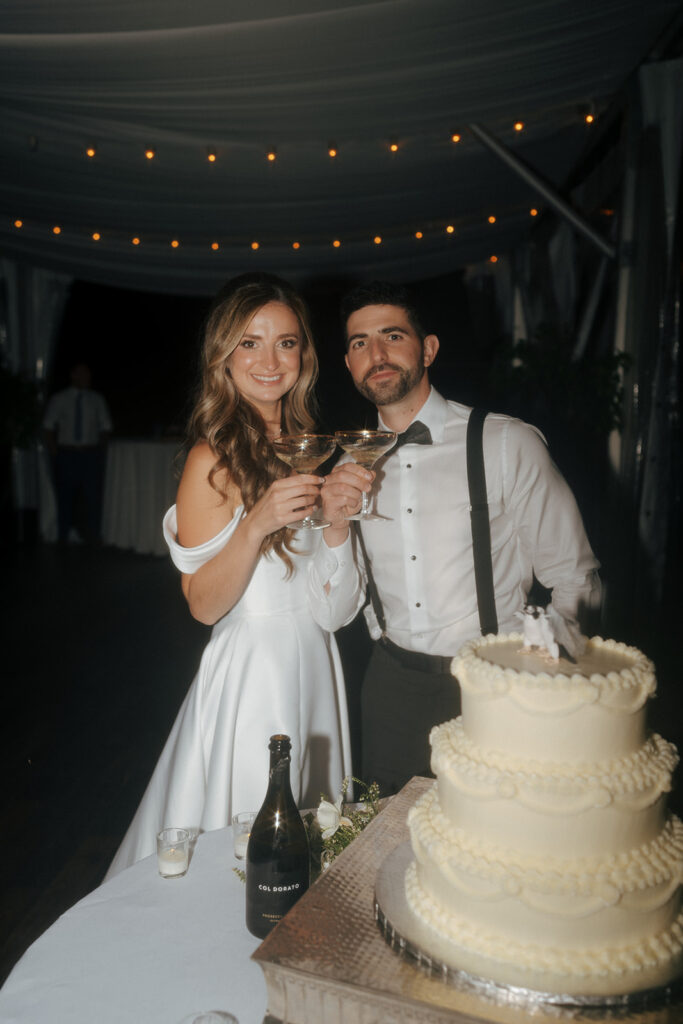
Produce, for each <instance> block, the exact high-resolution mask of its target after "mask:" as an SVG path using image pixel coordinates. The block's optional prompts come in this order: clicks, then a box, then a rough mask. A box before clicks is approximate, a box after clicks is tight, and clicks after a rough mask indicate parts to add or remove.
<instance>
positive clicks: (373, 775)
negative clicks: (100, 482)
mask: <svg viewBox="0 0 683 1024" xmlns="http://www.w3.org/2000/svg"><path fill="white" fill-rule="evenodd" d="M342 320H343V323H344V327H345V332H346V366H347V368H348V370H349V372H350V373H351V376H352V378H353V381H354V384H355V386H356V388H357V389H358V391H360V393H361V394H362V395H364V396H365V397H366V398H368V399H369V400H370V401H371V402H373V404H374V405H375V406H376V407H377V412H378V425H379V428H380V429H385V430H391V431H396V432H397V433H398V435H399V437H398V442H397V445H396V446H395V448H393V449H392V450H390V451H389V453H388V454H387V455H385V456H384V457H383V458H382V459H381V460H380V461H379V462H378V463H377V464H376V465H375V473H374V474H373V473H372V472H370V471H368V470H364V469H362V467H360V466H357V465H355V464H354V463H351V462H346V463H344V464H342V465H337V466H336V467H335V469H334V470H333V471H332V472H331V474H330V475H329V476H328V477H327V479H326V481H325V484H324V486H323V488H322V499H323V506H324V514H325V516H326V518H327V519H329V521H330V522H331V524H332V525H331V526H330V527H329V528H328V529H327V530H326V531H325V535H324V543H323V544H322V545H321V547H320V550H319V552H318V555H317V556H316V560H315V564H314V568H313V572H312V575H311V586H312V588H313V590H314V592H315V593H316V596H317V598H318V605H319V607H320V613H319V616H318V615H316V618H318V617H319V621H320V622H321V625H323V626H324V627H325V628H327V629H332V630H334V629H338V628H339V627H341V626H342V625H345V624H346V623H347V622H349V621H350V620H351V619H352V618H353V617H354V615H355V614H356V613H357V612H358V610H359V609H360V608H361V607H362V606H363V604H364V602H365V597H366V587H367V591H368V596H369V597H370V599H371V600H370V603H369V604H368V606H367V607H366V609H365V615H366V619H367V621H368V626H369V629H370V635H371V637H372V638H373V640H375V641H376V642H375V643H374V645H373V651H372V655H371V658H370V663H369V665H368V668H367V671H366V675H365V678H364V681H363V689H362V731H363V766H362V772H363V777H364V778H365V779H367V780H368V781H377V782H378V783H379V784H380V787H381V789H382V791H383V793H385V794H386V793H391V792H396V791H397V790H398V789H399V788H400V787H401V786H402V785H404V783H405V782H407V781H408V779H410V778H411V777H412V776H413V775H416V774H417V775H429V774H431V772H430V749H429V732H430V729H431V728H432V727H433V726H434V725H436V724H438V723H439V722H442V721H445V720H446V719H449V718H452V717H454V716H455V715H457V714H458V713H459V709H460V694H459V687H458V685H457V682H456V681H455V680H454V678H453V676H452V675H451V673H450V661H451V658H452V657H453V655H454V654H455V653H456V652H457V650H458V649H459V648H460V647H461V645H462V644H463V643H464V642H465V641H466V640H468V639H471V638H473V637H476V636H477V635H479V633H480V631H481V622H480V607H479V603H480V602H478V598H477V586H476V583H475V570H474V554H475V552H474V546H473V539H472V526H471V522H470V497H469V493H468V477H467V458H466V439H467V425H468V419H469V415H470V411H471V410H470V409H469V408H468V407H466V406H464V405H461V404H459V403H457V402H450V401H447V400H446V399H445V398H443V397H442V396H441V395H440V394H439V393H438V392H437V391H435V390H434V388H432V387H431V385H430V382H429V367H430V366H431V365H432V363H433V362H434V360H435V358H436V355H437V353H438V350H439V340H438V338H437V337H436V335H434V334H427V333H426V332H425V331H424V329H423V328H422V325H421V323H420V320H419V317H418V315H417V312H416V310H415V308H414V306H413V305H412V302H411V300H410V297H409V296H408V294H407V293H406V292H405V290H404V289H402V288H400V287H397V286H395V285H392V284H389V283H383V282H373V283H372V284H369V285H366V286H361V287H359V288H356V289H354V291H352V292H351V293H349V294H348V295H347V296H346V297H345V299H344V300H343V302H342ZM483 460H484V466H485V478H486V494H487V500H488V514H489V519H490V536H491V555H490V561H489V564H490V566H491V568H492V576H493V580H492V591H491V594H490V604H491V608H492V614H493V615H494V616H495V620H497V630H496V629H495V627H494V628H493V631H499V632H511V631H513V630H518V629H519V621H520V620H519V618H518V613H520V612H521V611H522V609H523V607H524V604H525V602H526V595H527V593H528V592H529V590H530V588H531V586H532V583H533V579H534V576H535V577H536V578H537V579H538V580H539V582H540V583H541V584H543V586H545V587H547V588H549V589H551V590H552V605H553V608H554V610H555V611H556V612H557V613H558V614H559V615H561V616H562V618H563V620H564V621H565V622H566V624H567V627H568V628H569V630H570V632H571V631H574V632H575V633H578V631H579V627H578V615H579V611H580V610H582V609H586V608H595V607H597V605H598V604H599V599H600V582H599V579H598V576H597V569H598V562H597V560H596V558H595V556H594V554H593V552H592V551H591V548H590V545H589V543H588V539H587V537H586V533H585V530H584V527H583V523H582V520H581V515H580V513H579V510H578V508H577V505H576V502H575V500H574V497H573V495H572V493H571V491H570V489H569V487H568V485H567V483H566V482H565V480H564V479H563V477H562V476H561V474H560V472H559V471H558V469H557V467H556V466H555V464H554V463H553V461H552V459H551V458H550V455H549V453H548V450H547V447H546V444H545V441H544V439H543V437H542V435H541V434H540V433H539V432H538V431H537V430H536V429H535V428H534V427H531V426H528V425H527V424H525V423H522V422H521V421H520V420H517V419H513V418H512V417H509V416H503V415H498V414H490V415H488V416H487V417H486V420H485V423H484V427H483ZM373 480H376V487H375V489H376V493H377V501H378V507H379V508H378V510H379V512H380V513H381V514H382V515H383V516H385V517H386V519H385V520H384V521H382V522H372V523H364V524H362V526H361V528H360V531H359V537H358V544H356V543H354V541H353V539H352V537H351V536H350V531H349V523H348V521H347V520H345V519H344V510H345V509H346V508H348V507H349V506H350V507H353V508H354V509H355V508H357V507H358V506H359V504H360V500H361V494H362V492H363V491H366V492H367V491H369V490H370V488H371V486H372V482H373ZM359 525H360V524H359ZM363 549H364V550H363ZM477 557H479V558H481V557H482V556H481V552H479V551H478V552H477ZM480 597H481V592H480ZM485 628H486V629H487V631H491V626H490V625H487V626H486V627H485Z"/></svg>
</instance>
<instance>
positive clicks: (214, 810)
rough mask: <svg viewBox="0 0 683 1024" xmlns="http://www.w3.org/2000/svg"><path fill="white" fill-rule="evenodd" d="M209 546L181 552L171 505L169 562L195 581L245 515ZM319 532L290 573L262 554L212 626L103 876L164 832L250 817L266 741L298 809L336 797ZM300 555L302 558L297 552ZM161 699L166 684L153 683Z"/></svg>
mask: <svg viewBox="0 0 683 1024" xmlns="http://www.w3.org/2000/svg"><path fill="white" fill-rule="evenodd" d="M242 511H243V509H242V506H240V507H239V508H238V509H237V511H236V512H235V515H234V517H233V519H232V520H231V521H230V522H229V523H228V524H227V526H226V527H225V528H224V529H223V530H221V532H220V533H219V534H218V535H217V536H216V537H214V538H213V539H212V540H209V541H207V542H206V543H205V544H202V545H200V546H199V547H196V548H182V547H181V546H180V545H179V544H178V542H177V540H176V532H177V525H176V512H175V506H173V507H172V508H171V509H169V511H168V512H167V513H166V516H165V517H164V537H165V539H166V542H167V544H168V546H169V549H170V552H171V557H172V559H173V561H174V563H175V565H176V566H177V567H178V568H179V569H180V570H181V572H184V573H193V572H196V571H197V569H199V567H200V566H201V565H203V564H204V563H205V562H208V561H209V559H211V558H213V556H214V555H216V554H217V553H218V552H219V551H220V550H221V548H223V547H224V546H225V544H226V543H227V542H228V540H229V538H230V536H231V535H232V533H233V531H234V530H235V528H236V526H237V524H238V523H239V521H240V519H241V517H242ZM319 542H320V535H319V531H318V530H315V531H313V530H310V531H305V530H300V531H298V533H297V534H296V547H297V551H296V552H295V553H294V554H292V555H291V558H292V561H293V562H294V573H293V575H292V576H290V577H289V578H287V575H286V574H287V568H286V566H285V564H284V562H283V561H282V559H280V558H279V557H278V556H277V555H275V554H273V553H270V554H268V555H265V556H262V557H261V558H260V559H259V561H258V562H257V564H256V567H255V569H254V573H253V575H252V578H251V580H250V582H249V585H248V586H247V589H246V590H245V592H244V594H243V595H242V597H241V598H240V600H239V601H238V602H237V604H236V605H235V606H234V607H233V608H232V609H231V610H230V612H228V614H227V615H225V616H224V617H223V618H222V619H221V620H220V621H219V622H217V623H216V625H215V626H214V627H213V630H212V633H211V638H210V640H209V642H208V644H207V646H206V649H205V650H204V653H203V655H202V659H201V663H200V666H199V671H198V673H197V675H196V677H195V679H194V681H193V683H192V685H191V687H190V689H189V691H188V694H187V697H186V698H185V700H184V702H183V704H182V706H181V708H180V711H179V712H178V717H177V718H176V721H175V724H174V726H173V728H172V730H171V733H170V736H169V737H168V740H167V741H166V745H165V747H164V749H163V752H162V754H161V757H160V758H159V761H158V763H157V766H156V768H155V769H154V773H153V775H152V778H151V780H150V782H149V785H148V786H147V789H146V791H145V794H144V796H143V798H142V801H141V803H140V806H139V807H138V810H137V812H136V814H135V817H134V818H133V821H132V823H131V825H130V827H129V829H128V831H127V833H126V835H125V837H124V839H123V842H122V843H121V846H120V847H119V849H118V851H117V853H116V856H115V857H114V860H113V861H112V863H111V865H110V867H109V870H108V872H107V875H106V878H111V877H112V876H113V875H115V874H117V872H119V871H121V870H122V869H123V868H125V867H128V866H129V865H130V864H133V863H134V862H135V861H137V860H140V859H141V858H142V857H146V856H148V855H149V854H151V853H153V852H154V851H155V850H156V834H157V832H158V831H159V830H160V829H162V828H165V827H167V826H175V827H181V828H189V829H191V830H192V831H195V832H196V831H209V830H211V829H216V828H223V827H224V826H225V825H227V824H229V822H230V820H231V816H232V815H233V814H236V813H238V812H239V811H257V810H258V809H259V807H260V806H261V804H262V802H263V798H264V797H265V793H266V788H267V785H268V765H269V754H268V740H269V738H270V736H272V735H273V734H275V733H286V734H287V735H288V736H290V737H291V739H292V764H291V782H292V792H293V794H294V798H295V800H296V802H297V804H298V806H299V807H316V806H317V805H318V803H319V801H320V795H321V793H325V794H327V795H328V796H329V797H331V798H332V799H333V800H334V799H335V797H336V796H337V794H338V793H339V789H340V784H341V781H342V779H343V778H344V776H345V775H350V774H351V758H350V749H351V747H350V741H349V729H348V718H347V712H346V696H345V691H344V679H343V675H342V669H341V663H340V660H339V653H338V651H337V646H336V643H335V640H334V637H333V636H332V635H331V634H329V633H326V632H325V631H324V630H322V629H321V628H320V627H319V626H318V625H317V624H316V622H315V621H314V620H313V617H312V615H311V612H310V609H309V604H308V595H307V585H306V580H307V573H308V563H309V562H310V555H311V554H312V551H313V550H314V547H315V545H317V544H318V543H319ZM304 546H307V550H304ZM158 684H159V698H160V699H163V685H164V684H163V680H162V679H160V680H158Z"/></svg>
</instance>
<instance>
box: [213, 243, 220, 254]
mask: <svg viewBox="0 0 683 1024" xmlns="http://www.w3.org/2000/svg"><path fill="white" fill-rule="evenodd" d="M211 248H212V249H213V251H214V252H217V251H218V249H220V246H219V244H218V242H212V243H211Z"/></svg>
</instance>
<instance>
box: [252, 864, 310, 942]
mask: <svg viewBox="0 0 683 1024" xmlns="http://www.w3.org/2000/svg"><path fill="white" fill-rule="evenodd" d="M308 879H309V872H308V866H306V867H305V868H298V869H296V870H294V871H287V872H282V871H274V870H272V868H271V870H268V867H267V866H266V865H258V866H257V865H253V864H248V865H247V927H248V928H249V930H250V931H251V932H253V933H254V934H256V935H261V936H265V935H267V934H268V932H269V931H270V930H271V928H273V927H274V926H275V925H276V924H277V923H278V921H280V920H281V919H282V918H283V917H284V916H285V914H286V913H287V911H288V910H290V909H291V908H292V907H293V906H294V904H295V903H296V901H297V900H298V899H299V898H300V897H301V896H303V894H304V893H305V892H306V890H307V889H308Z"/></svg>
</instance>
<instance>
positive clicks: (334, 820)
mask: <svg viewBox="0 0 683 1024" xmlns="http://www.w3.org/2000/svg"><path fill="white" fill-rule="evenodd" d="M341 810H342V796H341V795H340V796H339V798H338V799H337V801H336V803H331V802H330V801H329V800H321V801H320V807H319V808H318V813H317V818H318V824H319V825H320V829H321V831H322V834H323V839H329V838H330V837H331V836H333V835H334V833H335V832H336V831H337V829H338V828H339V826H340V825H346V827H347V828H351V827H352V822H351V820H350V818H345V817H343V816H342V812H341Z"/></svg>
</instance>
